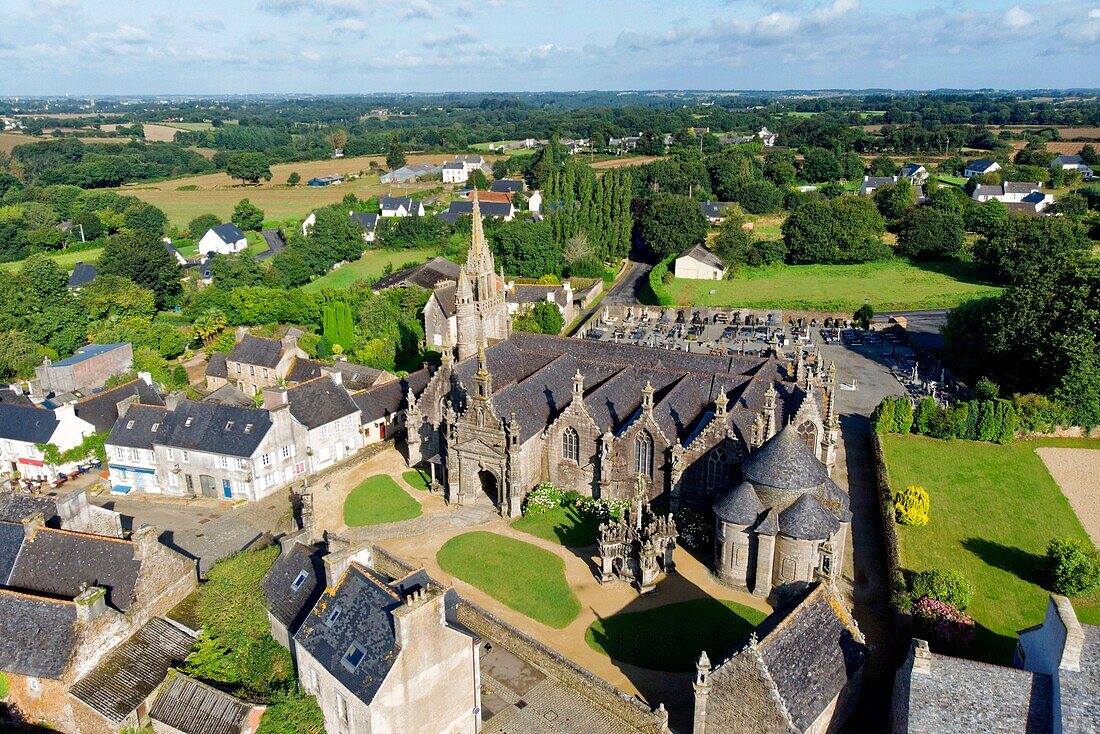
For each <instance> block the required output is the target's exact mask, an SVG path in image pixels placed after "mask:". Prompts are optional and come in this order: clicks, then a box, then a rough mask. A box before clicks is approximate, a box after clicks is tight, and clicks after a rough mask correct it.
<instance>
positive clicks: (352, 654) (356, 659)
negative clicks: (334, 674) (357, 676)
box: [340, 642, 367, 673]
mask: <svg viewBox="0 0 1100 734" xmlns="http://www.w3.org/2000/svg"><path fill="white" fill-rule="evenodd" d="M366 655H367V653H366V651H364V650H363V648H361V647H359V645H358V644H356V643H354V642H353V643H351V645H350V646H348V650H347V652H345V653H344V657H343V659H342V660H341V661H340V662H341V663H343V664H344V667H345V668H347V669H348V670H350V671H351V672H353V673H354V672H355V669H356V668H358V667H359V663H361V662H363V658H364V657H366Z"/></svg>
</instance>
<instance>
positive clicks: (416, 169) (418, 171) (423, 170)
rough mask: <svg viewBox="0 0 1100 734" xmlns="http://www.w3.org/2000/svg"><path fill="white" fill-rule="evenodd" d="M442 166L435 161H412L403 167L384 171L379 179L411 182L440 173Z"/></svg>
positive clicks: (385, 182) (386, 182)
mask: <svg viewBox="0 0 1100 734" xmlns="http://www.w3.org/2000/svg"><path fill="white" fill-rule="evenodd" d="M440 170H441V167H440V166H439V165H438V164H434V163H410V164H409V165H407V166H401V168H395V169H394V170H392V171H389V172H388V173H383V174H382V176H381V178H380V179H379V181H381V182H382V183H384V184H388V183H411V182H413V181H418V180H420V179H422V178H429V177H431V176H436V175H438V174H439V172H440Z"/></svg>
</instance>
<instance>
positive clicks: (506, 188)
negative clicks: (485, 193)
mask: <svg viewBox="0 0 1100 734" xmlns="http://www.w3.org/2000/svg"><path fill="white" fill-rule="evenodd" d="M489 190H490V191H503V192H506V193H510V194H512V193H515V192H517V191H523V180H522V179H518V178H502V179H499V180H497V181H493V183H491V184H489Z"/></svg>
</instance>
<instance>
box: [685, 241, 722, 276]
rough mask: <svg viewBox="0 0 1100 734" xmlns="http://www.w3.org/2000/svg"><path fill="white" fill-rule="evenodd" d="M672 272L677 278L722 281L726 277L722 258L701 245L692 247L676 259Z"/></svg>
mask: <svg viewBox="0 0 1100 734" xmlns="http://www.w3.org/2000/svg"><path fill="white" fill-rule="evenodd" d="M673 272H674V273H675V274H676V277H677V278H691V279H694V280H722V278H725V277H726V266H725V263H723V262H722V258H720V257H718V256H717V255H715V254H714V253H713V252H711V251H710V250H708V249H707V248H705V247H703V246H702V245H692V246H691V247H689V248H688V249H686V250H684V252H682V253H680V256H679V257H677V258H676V263H675V265H673Z"/></svg>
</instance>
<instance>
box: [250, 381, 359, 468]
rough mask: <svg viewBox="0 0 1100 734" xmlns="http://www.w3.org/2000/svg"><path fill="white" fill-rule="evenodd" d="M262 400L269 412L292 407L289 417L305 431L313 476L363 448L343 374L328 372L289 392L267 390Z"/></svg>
mask: <svg viewBox="0 0 1100 734" xmlns="http://www.w3.org/2000/svg"><path fill="white" fill-rule="evenodd" d="M263 400H264V407H265V408H267V409H268V410H277V409H279V408H280V407H282V406H283V405H289V406H290V415H291V416H292V417H293V418H294V420H295V421H296V422H297V423H298V425H299V426H301V428H302V429H304V433H305V448H304V453H305V458H306V462H307V466H306V470H307V471H308V473H310V474H315V473H317V472H319V471H321V470H322V469H325V468H327V467H329V466H332V465H333V464H335V463H338V462H340V461H343V460H344V459H346V458H348V457H349V456H351V455H352V454H354V453H355V452H356V451H358V450H359V449H361V448H363V434H362V433H361V432H360V430H359V426H360V419H359V406H358V405H356V404H355V403H354V402H353V401H352V399H351V396H350V395H348V391H347V390H345V389H344V387H343V373H342V372H325V373H323V374H322V375H321V376H320V377H315V378H313V379H311V380H306V381H305V382H302V383H300V384H298V385H296V386H294V387H292V388H289V389H286V388H281V387H265V388H264V390H263ZM297 443H300V441H299V442H297Z"/></svg>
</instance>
